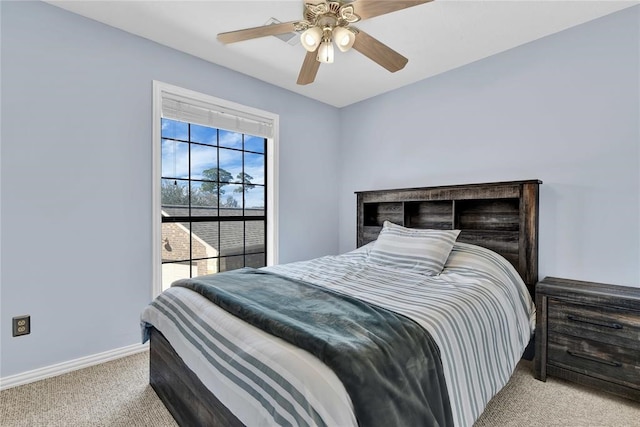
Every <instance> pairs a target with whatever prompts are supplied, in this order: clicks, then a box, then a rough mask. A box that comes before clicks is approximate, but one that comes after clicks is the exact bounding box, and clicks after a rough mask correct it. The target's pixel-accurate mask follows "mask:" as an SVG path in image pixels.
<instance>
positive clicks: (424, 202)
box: [149, 180, 542, 426]
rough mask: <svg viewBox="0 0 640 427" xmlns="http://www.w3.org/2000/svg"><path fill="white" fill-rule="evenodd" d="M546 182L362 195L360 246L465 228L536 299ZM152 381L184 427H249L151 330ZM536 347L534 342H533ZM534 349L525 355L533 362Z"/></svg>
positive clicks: (463, 236)
mask: <svg viewBox="0 0 640 427" xmlns="http://www.w3.org/2000/svg"><path fill="white" fill-rule="evenodd" d="M541 183H542V182H541V181H538V180H528V181H510V182H497V183H487V184H469V185H453V186H440V187H423V188H405V189H397V190H376V191H360V192H356V196H357V203H358V207H357V211H358V220H357V221H358V222H357V235H356V238H357V245H358V247H359V246H362V245H364V244H366V243H368V242H370V241H373V240H375V239H376V238H377V236H378V233H379V232H380V230H381V228H382V223H383V222H384V221H385V220H388V221H391V222H394V223H396V224H400V225H404V226H406V227H412V228H437V229H458V230H461V232H460V235H459V236H458V239H457V240H458V241H461V242H466V243H473V244H476V245H478V246H483V247H486V248H489V249H491V250H493V251H495V252H497V253H499V254H501V255H502V256H504V257H505V258H506V259H507V260H509V262H511V263H512V264H513V265H514V266H515V268H516V270H517V271H518V272H519V273H520V275H521V276H522V278H523V280H524V282H525V284H526V285H527V287H528V288H529V291H530V292H531V294H532V295H533V294H534V287H535V284H536V282H537V280H538V187H539V185H540V184H541ZM150 342H151V351H150V369H149V371H150V374H149V383H150V384H151V386H152V387H153V389H154V390H155V391H156V393H157V394H158V396H159V397H160V399H161V400H162V402H163V403H164V405H165V406H166V407H167V409H168V410H169V412H170V413H171V415H173V417H174V419H175V420H176V421H177V422H178V424H179V425H181V426H195V425H198V426H241V425H242V423H241V422H240V421H239V420H238V419H237V418H236V417H235V416H234V415H233V414H232V413H231V412H230V411H229V410H228V409H227V408H226V407H225V406H224V405H223V404H222V403H221V402H220V401H219V400H218V399H217V398H216V397H215V396H214V395H213V394H212V393H211V392H210V391H209V390H208V389H207V388H206V387H205V386H204V385H203V384H202V382H200V380H199V379H198V378H197V377H196V375H195V374H194V373H193V372H192V371H191V369H189V368H188V367H187V366H186V365H185V363H184V362H183V361H182V359H181V358H180V356H178V354H177V353H176V352H175V350H174V349H173V347H172V346H171V344H170V343H169V342H168V341H167V340H166V338H165V337H164V336H163V335H162V333H160V332H159V331H158V330H156V329H155V328H151V339H150ZM532 342H533V340H532ZM532 349H533V346H531V345H530V346H529V347H528V349H527V350H526V351H525V358H530V357H531V358H532V356H533V355H532V353H531V351H532Z"/></svg>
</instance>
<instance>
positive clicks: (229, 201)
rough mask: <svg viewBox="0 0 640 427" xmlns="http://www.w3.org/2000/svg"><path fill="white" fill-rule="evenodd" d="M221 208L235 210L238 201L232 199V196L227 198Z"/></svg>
mask: <svg viewBox="0 0 640 427" xmlns="http://www.w3.org/2000/svg"><path fill="white" fill-rule="evenodd" d="M223 206H224V207H227V208H237V207H238V206H239V205H238V201H237V200H236V199H234V198H233V196H228V197H227V201H226V202H225V204H224V205H223Z"/></svg>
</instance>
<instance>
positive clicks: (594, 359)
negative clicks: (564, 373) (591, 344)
mask: <svg viewBox="0 0 640 427" xmlns="http://www.w3.org/2000/svg"><path fill="white" fill-rule="evenodd" d="M567 353H569V356H573V357H579V358H580V359H585V360H590V361H591V362H597V363H602V364H604V365H609V366H613V367H616V368H619V367H621V366H622V363H620V362H611V361H609V360H604V359H599V358H597V357H593V356H591V355H588V354H585V353H578V352H577V351H571V350H567Z"/></svg>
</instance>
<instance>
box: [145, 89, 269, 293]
mask: <svg viewBox="0 0 640 427" xmlns="http://www.w3.org/2000/svg"><path fill="white" fill-rule="evenodd" d="M163 93H164V94H167V95H172V94H173V95H178V96H181V97H183V98H188V99H190V100H193V101H194V102H197V103H199V104H200V105H202V104H207V105H208V107H209V108H211V109H212V110H216V109H218V110H219V111H220V112H225V113H226V112H227V111H229V110H230V111H238V112H241V113H246V114H249V115H252V116H256V117H260V118H261V119H264V121H266V122H270V123H271V124H272V128H273V134H272V136H271V137H267V138H266V141H267V142H266V144H267V147H266V158H265V169H266V171H265V172H266V177H265V188H266V205H265V210H266V217H267V218H266V230H265V231H266V240H267V242H266V243H267V244H266V248H265V250H266V263H267V265H274V264H277V262H278V239H277V236H278V232H277V231H278V199H277V196H278V144H277V141H278V125H279V116H278V115H277V114H274V113H270V112H268V111H263V110H259V109H256V108H253V107H248V106H245V105H241V104H237V103H234V102H231V101H227V100H224V99H220V98H216V97H213V96H210V95H206V94H202V93H199V92H195V91H192V90H189V89H184V88H181V87H178V86H174V85H170V84H167V83H163V82H159V81H156V80H154V81H153V120H152V122H153V129H152V140H153V141H152V157H153V161H152V192H151V203H152V209H151V211H152V219H151V225H152V242H151V243H152V258H153V259H152V292H151V297H152V298H155V297H156V296H157V295H159V294H160V293H161V292H162V251H161V247H162V246H161V245H162V218H161V217H162V214H161V210H162V208H161V204H162V198H161V181H162V134H161V121H162V99H163ZM223 109H224V110H225V111H223ZM230 130H232V129H230Z"/></svg>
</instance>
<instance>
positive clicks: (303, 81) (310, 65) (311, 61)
mask: <svg viewBox="0 0 640 427" xmlns="http://www.w3.org/2000/svg"><path fill="white" fill-rule="evenodd" d="M316 56H317V53H316V52H307V55H306V56H305V57H304V62H302V68H301V69H300V74H298V81H297V82H296V83H298V84H299V85H308V84H309V83H313V81H314V80H315V79H316V74H318V69H319V68H320V62H319V61H318V60H317V59H316Z"/></svg>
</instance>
